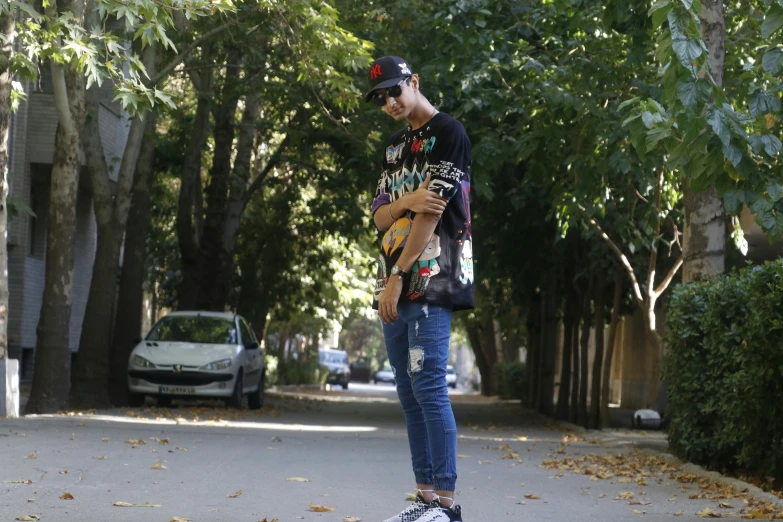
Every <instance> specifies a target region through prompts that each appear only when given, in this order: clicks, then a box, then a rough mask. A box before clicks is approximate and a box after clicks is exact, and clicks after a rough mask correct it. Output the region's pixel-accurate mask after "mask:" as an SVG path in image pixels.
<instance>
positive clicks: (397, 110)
mask: <svg viewBox="0 0 783 522" xmlns="http://www.w3.org/2000/svg"><path fill="white" fill-rule="evenodd" d="M418 83H419V79H418V77H417V76H416V75H413V76H411V77H410V80H409V81H402V83H400V84H399V87H400V95H399V96H397V97H391V96H388V95H386V94H387V91H389V90H391V91H394V90H395V89H394V88H391V89H378V93H379V94H384V95H386V105H384V106H383V111H384V112H385V113H386V114H388V115H389V116H391V117H392V118H394V119H395V120H397V121H401V120H404V119H406V118H407V117H408V115H409V114H410V113H411V111H412V110H413V107H414V106H415V101H416V95H415V93H416V90H415V89H416V88H417V86H418Z"/></svg>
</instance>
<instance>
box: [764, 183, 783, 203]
mask: <svg viewBox="0 0 783 522" xmlns="http://www.w3.org/2000/svg"><path fill="white" fill-rule="evenodd" d="M767 195H768V196H769V199H771V200H772V202H773V203H777V202H778V201H779V200H780V198H783V185H781V184H780V183H778V182H777V181H770V182H769V184H767Z"/></svg>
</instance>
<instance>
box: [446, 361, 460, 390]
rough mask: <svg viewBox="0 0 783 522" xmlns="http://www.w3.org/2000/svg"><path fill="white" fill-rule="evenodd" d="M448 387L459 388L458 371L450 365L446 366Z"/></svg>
mask: <svg viewBox="0 0 783 522" xmlns="http://www.w3.org/2000/svg"><path fill="white" fill-rule="evenodd" d="M446 385H448V387H449V388H454V389H456V388H457V371H456V370H455V369H454V367H453V366H452V365H450V364H448V365H446Z"/></svg>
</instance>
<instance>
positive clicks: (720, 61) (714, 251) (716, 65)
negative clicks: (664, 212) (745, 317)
mask: <svg viewBox="0 0 783 522" xmlns="http://www.w3.org/2000/svg"><path fill="white" fill-rule="evenodd" d="M699 19H700V20H701V36H702V39H703V40H704V43H705V44H706V46H707V51H708V57H707V67H708V71H702V74H706V73H707V72H709V73H710V74H711V75H712V78H713V79H714V80H715V83H717V84H718V85H719V86H722V85H723V73H724V61H725V57H726V44H725V42H726V22H725V18H724V16H723V0H704V1H703V2H702V4H701V11H700V12H699ZM684 193H685V198H684V202H685V230H684V231H683V244H682V248H683V258H684V263H683V269H682V270H683V273H682V280H683V281H684V282H688V281H695V280H698V279H702V278H705V277H712V276H714V275H717V274H722V273H723V272H724V270H725V265H724V263H725V257H726V223H725V210H724V209H723V201H722V200H721V198H720V196H718V192H717V190H715V187H714V186H713V187H710V188H709V189H707V190H705V191H704V192H700V193H694V192H693V191H692V190H691V189H690V186H689V185H688V184H687V183H686V184H685V186H684Z"/></svg>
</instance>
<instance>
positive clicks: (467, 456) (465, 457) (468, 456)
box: [457, 454, 470, 459]
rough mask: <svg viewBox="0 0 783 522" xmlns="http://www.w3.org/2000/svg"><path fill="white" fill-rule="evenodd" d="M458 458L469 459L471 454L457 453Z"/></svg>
mask: <svg viewBox="0 0 783 522" xmlns="http://www.w3.org/2000/svg"><path fill="white" fill-rule="evenodd" d="M457 458H458V459H469V458H470V455H459V454H458V455H457Z"/></svg>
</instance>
